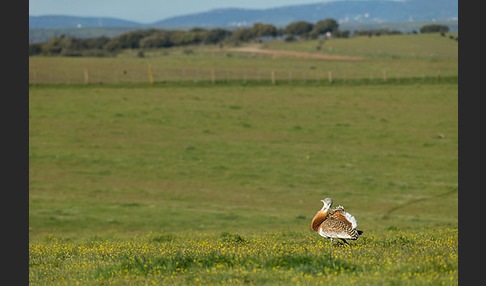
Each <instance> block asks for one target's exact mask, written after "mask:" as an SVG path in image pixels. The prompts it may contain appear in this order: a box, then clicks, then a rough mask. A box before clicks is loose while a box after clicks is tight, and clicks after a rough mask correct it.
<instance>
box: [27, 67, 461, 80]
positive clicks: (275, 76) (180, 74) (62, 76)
mask: <svg viewBox="0 0 486 286" xmlns="http://www.w3.org/2000/svg"><path fill="white" fill-rule="evenodd" d="M451 80H452V81H457V74H456V75H454V74H446V75H441V71H440V70H438V71H437V72H436V73H430V72H428V73H423V72H422V73H420V72H406V73H405V74H400V72H398V71H388V70H386V69H383V70H381V71H375V72H373V73H372V72H368V73H367V74H361V75H360V74H356V73H354V74H351V75H347V74H346V72H345V71H338V72H335V71H331V70H329V71H323V70H308V71H302V70H290V69H289V70H282V69H280V70H273V69H256V70H250V69H242V70H235V69H211V68H208V69H201V68H190V67H189V68H181V69H170V68H164V69H160V68H159V69H155V68H154V67H152V66H151V65H150V64H149V65H147V66H145V68H144V69H141V68H138V69H114V70H111V71H107V69H97V68H92V69H88V68H85V69H80V70H73V69H65V70H61V69H34V68H33V69H30V70H29V85H38V84H67V85H69V84H85V85H89V84H115V85H116V84H130V83H148V84H160V83H181V82H184V83H193V84H225V83H243V84H244V83H256V84H273V85H275V84H334V83H341V84H346V83H349V84H351V83H355V82H361V83H366V82H369V83H374V84H376V83H406V82H424V81H427V82H430V81H435V82H441V81H442V82H449V81H451Z"/></svg>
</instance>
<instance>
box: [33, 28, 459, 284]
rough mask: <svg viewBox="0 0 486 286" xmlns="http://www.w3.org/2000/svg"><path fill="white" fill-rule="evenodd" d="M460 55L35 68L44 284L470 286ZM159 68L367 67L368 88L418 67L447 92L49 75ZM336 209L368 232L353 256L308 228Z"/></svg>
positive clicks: (219, 58) (36, 217)
mask: <svg viewBox="0 0 486 286" xmlns="http://www.w3.org/2000/svg"><path fill="white" fill-rule="evenodd" d="M428 36H429V37H430V38H429V39H430V40H431V41H436V40H437V41H442V40H445V39H444V38H443V37H442V38H441V37H440V36H439V35H434V36H435V37H432V36H431V35H428ZM392 37H393V38H395V37H399V36H390V37H380V38H379V39H380V40H381V39H382V38H383V39H384V40H386V39H387V38H392ZM403 37H408V36H403ZM379 39H378V38H377V39H376V40H379ZM338 40H339V39H336V40H330V41H328V42H326V43H325V44H324V47H325V46H326V45H328V44H329V45H331V43H333V42H336V44H338V42H339V41H340V40H339V41H338ZM344 40H349V41H363V40H375V39H368V38H366V39H365V38H363V39H360V38H358V39H354V38H353V39H344ZM344 40H343V41H344ZM350 43H352V42H350ZM402 43H407V41H403V42H402ZM447 43H448V44H455V45H456V50H455V51H454V49H451V50H450V53H449V54H446V52H440V53H439V52H437V54H441V53H444V54H441V55H436V56H433V57H431V58H427V59H424V58H422V59H410V58H409V57H408V56H404V57H403V58H393V57H392V58H389V57H381V56H373V57H368V56H367V55H366V54H361V55H359V56H363V58H364V59H363V61H359V62H354V63H353V62H346V61H322V60H320V61H316V60H315V59H313V60H310V59H306V58H291V57H279V58H273V57H269V56H256V55H251V54H244V53H237V52H233V54H232V56H228V55H227V51H214V50H211V51H206V52H204V51H202V50H203V49H204V48H203V47H194V50H196V52H195V53H193V54H189V55H188V54H184V53H182V52H181V53H179V52H180V51H172V50H170V51H164V50H161V51H151V52H147V53H146V55H147V56H146V57H145V58H137V57H136V56H133V55H130V53H133V54H134V53H135V51H132V52H127V53H125V54H124V55H121V56H119V57H117V58H107V59H94V58H48V57H32V58H30V60H29V65H30V67H31V68H32V67H33V66H35V67H36V69H37V75H36V76H37V78H36V80H37V82H36V83H35V84H31V85H30V87H29V282H30V284H31V285H75V284H77V283H79V284H81V285H147V284H148V285H152V284H154V285H155V284H163V285H172V284H175V285H178V284H179V285H186V284H190V285H198V284H211V285H214V284H230V285H234V284H236V285H238V284H251V285H260V284H268V285H275V284H277V285H286V284H304V285H309V284H310V285H314V284H328V283H329V282H338V283H342V284H345V285H354V284H359V285H375V284H378V285H393V284H398V285H456V284H457V283H458V271H457V265H458V263H457V258H458V251H457V239H458V235H457V230H458V221H457V216H458V213H457V211H458V206H457V192H458V186H457V183H458V175H457V167H458V156H457V155H458V152H457V147H458V120H457V116H458V114H457V104H458V102H457V101H458V93H457V80H455V81H454V80H438V79H437V78H436V76H437V74H436V70H435V68H434V67H433V66H434V64H437V65H440V66H441V76H443V77H444V78H447V77H449V78H454V77H457V43H455V42H454V41H451V40H449V41H448V42H447ZM305 44H311V43H306V42H297V43H289V45H293V46H295V50H299V49H300V47H303V46H304V45H305ZM272 45H275V47H272ZM278 45H281V43H273V42H272V43H269V44H268V46H267V47H265V48H266V49H272V48H275V49H278V48H279V47H277V46H278ZM390 45H391V44H390ZM289 47H290V46H289ZM424 47H428V48H427V49H429V52H427V51H424V52H423V53H424V54H425V55H427V54H428V55H430V54H432V53H433V50H434V49H435V47H436V46H435V44H432V43H430V44H428V45H424ZM431 47H433V48H431ZM198 49H201V51H199V50H198ZM387 49H389V50H390V53H391V51H392V50H393V49H392V48H391V46H390V47H387ZM424 49H425V48H424ZM402 50H403V48H402V47H399V48H397V52H396V53H397V54H400V53H403V51H402ZM454 53H455V54H456V58H455V60H454ZM343 54H345V53H343ZM348 54H349V55H354V56H356V55H358V54H359V52H358V51H355V52H349V53H348ZM426 57H428V56H426ZM149 59H150V63H151V66H152V68H153V69H154V71H155V70H156V68H157V66H158V65H160V67H162V66H167V67H168V68H169V72H168V74H170V68H173V69H174V71H175V70H179V69H180V68H182V67H187V68H188V69H189V68H193V67H194V66H197V65H201V66H204V65H203V63H205V64H206V66H220V67H222V68H223V67H224V68H226V69H228V70H231V71H235V73H236V71H237V70H239V69H240V68H241V69H243V70H244V69H245V67H246V68H247V69H248V71H250V70H253V71H255V70H258V69H262V70H263V69H266V71H270V70H271V69H274V68H275V67H281V70H282V72H283V71H284V70H286V69H287V67H293V68H295V70H298V69H300V70H302V71H304V70H306V71H308V70H310V71H316V70H324V69H325V68H326V67H327V65H335V66H336V67H339V68H340V69H342V70H343V71H346V74H348V75H351V74H353V72H354V71H353V69H352V67H353V66H354V65H357V66H358V69H362V70H363V71H364V74H368V73H369V72H370V71H373V70H378V69H379V68H378V67H377V66H374V65H373V64H372V63H374V62H376V63H377V64H378V65H380V64H384V63H386V62H389V63H393V65H395V66H396V67H399V69H400V70H401V71H404V70H407V69H408V68H410V67H412V66H414V63H416V62H418V61H420V62H422V65H423V66H427V67H429V70H427V69H426V68H424V69H423V72H424V73H426V75H425V76H426V77H430V79H433V80H425V81H424V80H419V79H420V76H419V79H413V80H407V78H406V77H404V78H402V79H401V81H388V82H387V83H384V82H381V81H380V82H376V83H375V82H371V81H369V79H367V78H366V76H364V79H363V78H360V77H358V73H356V82H355V83H354V84H346V82H341V83H340V84H317V83H314V84H311V83H310V82H307V83H306V82H305V81H303V79H304V78H302V77H301V78H299V81H295V82H292V83H290V82H288V81H286V79H285V78H284V77H283V78H282V79H281V82H280V84H277V85H272V84H271V83H269V82H267V83H262V82H258V81H257V79H258V78H254V79H255V80H253V81H249V82H248V83H246V84H244V83H243V82H236V81H234V80H233V81H230V82H219V83H218V84H216V85H213V84H210V81H209V80H207V79H206V81H208V82H209V83H207V84H203V83H199V84H198V83H195V82H194V81H193V80H192V79H190V78H184V77H183V75H182V74H180V73H174V74H173V75H171V76H172V77H173V79H174V81H177V82H178V84H163V83H161V82H160V81H158V80H156V84H154V85H150V84H148V83H144V82H143V80H141V81H138V82H137V81H136V79H134V83H133V84H129V83H123V84H122V81H120V82H119V83H115V82H109V81H104V83H103V84H89V85H84V84H62V82H60V83H61V84H54V85H52V84H49V81H48V80H45V81H43V80H41V79H42V77H41V76H40V75H41V74H42V73H43V74H51V76H52V75H55V74H56V73H58V74H59V75H61V74H63V72H62V71H65V70H68V69H70V68H71V69H74V68H75V67H83V65H84V67H86V66H87V65H88V64H87V63H89V66H93V67H98V70H100V71H103V69H105V68H106V69H108V67H109V66H110V65H113V66H117V68H116V69H119V70H122V69H126V70H128V71H130V70H131V69H132V68H135V67H138V66H139V65H140V70H141V71H143V70H144V69H145V71H146V64H147V61H148V60H149ZM363 62H366V63H367V65H365V64H364V63H363ZM427 63H428V64H427ZM240 65H241V66H240ZM41 66H42V67H43V72H42V73H41V72H40V68H39V67H41ZM310 66H314V67H315V69H311V68H310ZM431 66H432V67H431ZM454 71H455V73H454ZM30 74H32V69H31V72H30ZM128 74H129V73H128ZM154 74H155V72H154ZM248 74H250V72H248ZM294 74H296V72H294ZM30 76H31V75H30ZM413 77H414V76H412V75H410V78H413ZM52 78H53V77H52ZM410 78H409V79H410ZM201 81H202V80H201ZM135 82H137V83H135ZM171 82H172V81H171ZM31 83H32V80H31ZM284 83H285V84H284ZM348 83H351V82H348ZM325 197H331V198H332V199H333V200H334V202H335V204H336V205H340V204H341V205H344V207H345V208H346V210H347V211H349V212H350V213H351V214H353V215H354V216H355V217H356V219H357V221H358V228H359V229H361V230H363V231H364V233H363V235H362V236H361V237H360V238H359V239H358V240H357V241H353V242H350V244H351V245H350V246H347V247H345V246H331V245H330V242H329V241H327V240H325V239H324V238H322V237H320V236H319V235H317V234H315V233H313V232H312V230H311V229H310V220H311V219H312V217H313V216H314V214H315V212H316V211H317V210H318V209H320V208H321V206H322V204H321V203H320V201H319V200H320V199H322V198H325Z"/></svg>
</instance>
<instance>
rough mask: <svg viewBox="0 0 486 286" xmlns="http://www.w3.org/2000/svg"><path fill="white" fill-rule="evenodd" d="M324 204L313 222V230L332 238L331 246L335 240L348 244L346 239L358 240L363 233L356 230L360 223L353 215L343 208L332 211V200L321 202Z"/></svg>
mask: <svg viewBox="0 0 486 286" xmlns="http://www.w3.org/2000/svg"><path fill="white" fill-rule="evenodd" d="M321 202H322V203H323V204H324V206H323V207H322V209H320V210H319V211H318V212H317V213H316V215H315V216H314V218H313V219H312V222H311V228H312V230H314V231H315V232H317V233H318V234H319V235H321V236H323V237H326V238H330V239H331V245H332V244H333V239H334V238H338V239H341V240H342V241H344V243H346V244H347V241H346V239H351V240H356V239H358V237H359V236H360V234H361V233H363V232H362V231H361V230H356V227H357V226H358V223H357V222H356V219H355V218H354V216H352V215H351V214H349V213H347V212H345V211H344V207H343V206H338V207H337V208H335V209H333V210H330V209H331V206H332V200H331V199H330V198H326V199H323V200H321Z"/></svg>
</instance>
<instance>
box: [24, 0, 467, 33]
mask: <svg viewBox="0 0 486 286" xmlns="http://www.w3.org/2000/svg"><path fill="white" fill-rule="evenodd" d="M326 18H333V19H336V20H337V21H338V22H339V25H340V28H342V29H343V30H346V29H349V30H351V31H353V30H355V29H374V28H375V29H376V28H389V29H395V30H400V31H402V32H410V31H412V30H418V29H420V27H421V26H420V25H423V24H430V23H444V24H446V25H448V26H449V27H450V31H451V32H454V31H457V26H458V0H402V1H400V0H396V1H393V0H336V1H334V2H324V3H323V2H321V3H316V4H306V5H294V6H285V7H279V8H272V9H260V10H257V9H254V10H252V9H236V8H228V9H216V10H211V11H207V12H204V13H196V14H190V15H184V16H178V17H171V18H167V19H164V20H161V21H157V22H154V23H151V24H141V23H137V22H134V21H126V20H121V19H116V18H107V17H71V16H61V15H51V16H29V42H43V41H47V40H48V39H49V38H51V37H52V36H58V35H61V34H64V35H66V36H75V37H79V38H88V37H99V36H107V37H113V36H116V35H119V34H121V33H125V32H128V31H133V30H141V29H149V28H158V29H176V28H177V29H188V28H191V27H201V28H214V27H223V28H228V29H234V28H238V27H245V26H252V25H253V24H254V23H255V22H262V23H266V24H273V25H275V26H277V27H284V26H286V25H288V24H289V23H291V22H294V21H308V22H312V23H315V22H317V21H319V20H323V19H326ZM449 23H450V24H449Z"/></svg>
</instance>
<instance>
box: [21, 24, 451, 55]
mask: <svg viewBox="0 0 486 286" xmlns="http://www.w3.org/2000/svg"><path fill="white" fill-rule="evenodd" d="M446 28H447V27H446ZM397 33H401V32H400V31H388V30H386V29H385V30H380V31H378V32H376V31H375V32H374V33H373V32H370V31H364V30H363V31H355V34H356V35H364V34H366V35H369V36H371V35H383V34H397ZM323 35H332V37H338V38H340V37H341V38H347V37H349V31H347V30H346V31H341V30H339V24H338V22H337V21H336V20H334V19H332V18H328V19H324V20H321V21H318V22H317V23H310V22H306V21H296V22H292V23H290V24H288V25H287V26H285V27H284V28H277V27H275V26H274V25H271V24H263V23H255V24H254V25H253V26H251V27H245V28H239V29H236V30H227V29H223V28H214V29H202V28H193V29H190V30H187V31H185V30H170V31H169V30H159V29H148V30H139V31H132V32H127V33H123V34H121V35H118V36H115V37H112V38H108V37H104V36H102V37H95V38H87V39H81V38H75V37H72V36H71V37H67V36H64V35H61V36H53V37H51V38H50V39H49V41H47V42H45V43H29V55H30V56H33V55H47V56H58V55H59V56H99V57H103V56H115V55H116V54H117V53H118V52H120V51H122V50H124V49H154V48H167V47H175V46H188V45H197V44H219V45H223V43H232V44H234V45H237V44H238V43H245V42H251V41H256V42H261V41H263V40H267V39H274V38H276V37H282V38H285V40H286V41H293V40H296V39H317V38H319V37H320V36H323Z"/></svg>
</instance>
